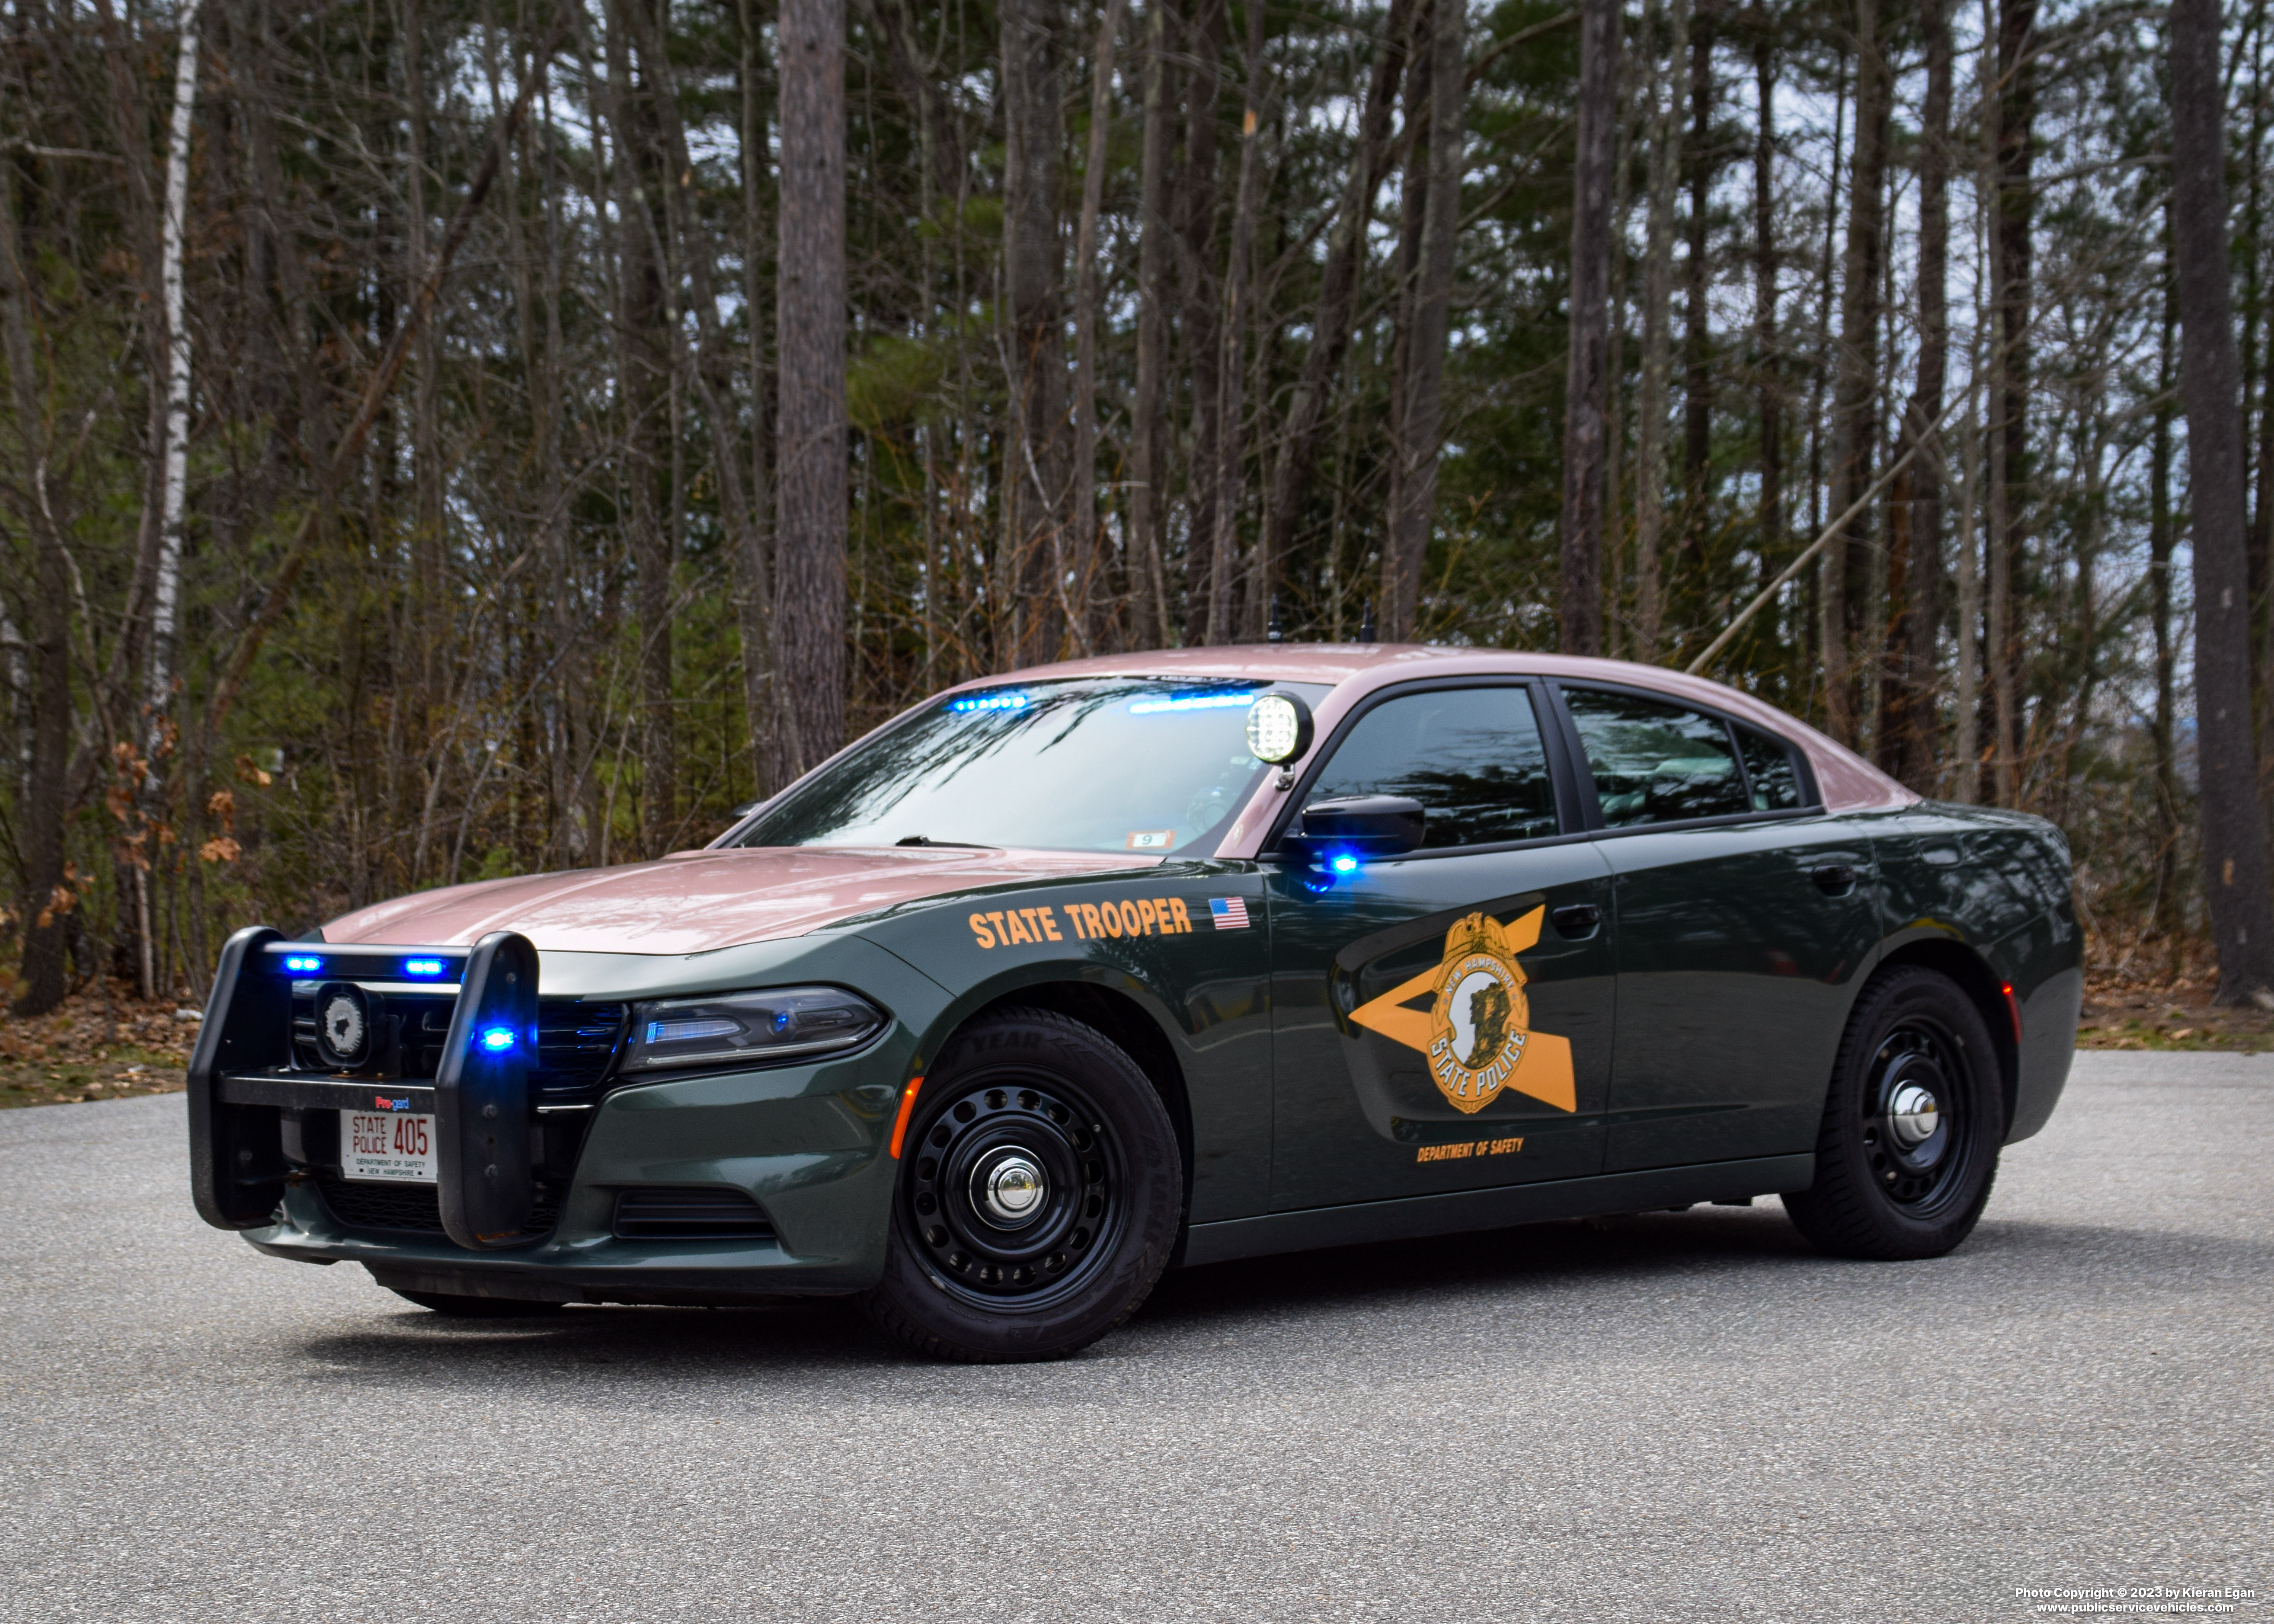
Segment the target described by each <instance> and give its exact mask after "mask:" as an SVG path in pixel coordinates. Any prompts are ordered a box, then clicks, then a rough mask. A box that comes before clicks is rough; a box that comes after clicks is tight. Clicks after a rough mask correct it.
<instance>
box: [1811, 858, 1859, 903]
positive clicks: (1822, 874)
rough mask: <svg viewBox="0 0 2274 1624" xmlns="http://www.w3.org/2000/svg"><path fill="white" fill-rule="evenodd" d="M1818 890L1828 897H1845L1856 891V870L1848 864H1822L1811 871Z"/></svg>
mask: <svg viewBox="0 0 2274 1624" xmlns="http://www.w3.org/2000/svg"><path fill="white" fill-rule="evenodd" d="M1808 877H1809V878H1810V879H1811V880H1814V881H1815V882H1816V889H1817V890H1818V891H1822V892H1823V893H1824V894H1825V895H1826V896H1827V897H1844V896H1846V895H1847V894H1848V893H1849V891H1854V890H1855V889H1856V870H1855V868H1854V867H1853V866H1852V865H1850V864H1848V863H1822V864H1819V865H1818V867H1816V868H1811V869H1810V870H1809V874H1808Z"/></svg>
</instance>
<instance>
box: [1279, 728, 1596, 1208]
mask: <svg viewBox="0 0 2274 1624" xmlns="http://www.w3.org/2000/svg"><path fill="white" fill-rule="evenodd" d="M1546 737H1547V734H1546V733H1545V732H1544V730H1543V729H1542V728H1541V726H1540V720H1539V712H1538V711H1537V710H1536V708H1535V702H1534V700H1533V697H1532V690H1530V689H1529V688H1526V687H1525V686H1521V685H1513V684H1495V685H1469V686H1463V687H1456V688H1436V689H1425V690H1420V691H1415V692H1407V693H1403V694H1398V695H1392V696H1390V697H1389V698H1388V699H1386V700H1384V701H1382V703H1379V704H1377V705H1376V706H1374V708H1373V709H1371V710H1369V711H1367V712H1366V713H1365V714H1364V715H1363V716H1361V717H1360V718H1359V719H1358V720H1357V722H1356V723H1354V724H1353V725H1352V727H1350V728H1349V729H1348V730H1347V731H1346V732H1345V733H1344V735H1343V736H1342V738H1340V739H1339V740H1338V741H1336V742H1335V744H1334V746H1333V750H1332V754H1331V755H1330V756H1329V758H1328V760H1327V761H1326V763H1325V764H1324V766H1323V768H1322V769H1321V771H1320V772H1319V774H1318V775H1317V777H1316V778H1315V780H1314V782H1313V783H1312V784H1311V785H1309V786H1307V787H1306V792H1305V800H1306V802H1308V801H1322V800H1332V799H1337V798H1339V797H1342V796H1345V795H1360V794H1395V795H1407V796H1411V797H1412V798H1413V799H1415V800H1418V801H1420V802H1421V803H1422V805H1423V806H1424V807H1425V808H1427V812H1428V823H1427V831H1426V833H1425V838H1424V846H1423V851H1422V853H1415V854H1412V855H1409V856H1406V857H1404V858H1397V859H1392V860H1389V861H1375V862H1373V863H1370V864H1368V865H1367V867H1366V868H1363V869H1362V870H1360V871H1359V873H1357V874H1355V875H1352V876H1341V877H1337V879H1335V881H1334V882H1333V883H1331V884H1326V883H1321V881H1320V879H1319V877H1318V876H1315V875H1314V874H1311V873H1308V872H1306V871H1304V870H1301V869H1299V868H1292V867H1280V868H1275V869H1273V870H1271V871H1270V874H1269V881H1268V884H1267V895H1268V898H1269V909H1270V922H1271V952H1272V1005H1273V1065H1272V1071H1273V1079H1274V1080H1273V1095H1274V1101H1275V1117H1274V1125H1273V1144H1274V1149H1273V1157H1272V1194H1271V1199H1272V1206H1273V1207H1274V1208H1275V1210H1280V1211H1289V1210H1298V1209H1301V1208H1305V1207H1323V1206H1330V1205H1335V1204H1338V1203H1342V1202H1350V1201H1374V1200H1382V1199H1389V1198H1392V1197H1397V1196H1408V1195H1424V1194H1429V1193H1433V1192H1440V1191H1449V1190H1463V1189H1472V1188H1475V1187H1478V1186H1480V1185H1488V1184H1516V1183H1522V1182H1525V1181H1528V1180H1532V1179H1542V1178H1568V1177H1579V1176H1582V1175H1585V1174H1590V1173H1593V1172H1594V1171H1596V1170H1597V1169H1598V1168H1599V1167H1600V1164H1601V1161H1602V1135H1603V1128H1602V1118H1603V1110H1604V1106H1605V1101H1606V1099H1607V1097H1608V1086H1609V1081H1610V1038H1611V1023H1612V1016H1613V990H1614V986H1615V968H1616V966H1615V960H1614V955H1613V948H1612V939H1613V929H1612V923H1611V911H1612V898H1611V893H1610V885H1609V879H1608V869H1607V868H1606V867H1605V865H1604V862H1603V861H1602V858H1601V857H1600V854H1599V853H1596V851H1595V850H1594V849H1593V846H1590V845H1588V844H1585V843H1576V844H1567V843H1563V842H1562V841H1560V840H1556V839H1555V837H1556V836H1557V835H1558V834H1559V832H1560V831H1562V829H1563V827H1564V823H1565V819H1564V816H1563V815H1562V812H1560V811H1559V808H1558V802H1557V798H1556V786H1555V783H1554V782H1553V779H1552V777H1551V774H1550V771H1549V768H1548V759H1549V758H1548V755H1547V746H1546V744H1545V742H1544V741H1545V739H1546ZM1541 841H1553V842H1554V843H1552V844H1527V845H1515V844H1512V843H1515V842H1541ZM1495 844H1497V845H1498V846H1499V847H1500V849H1490V847H1491V846H1494V845H1495ZM1559 918H1560V919H1561V920H1562V923H1561V924H1560V925H1559V924H1558V923H1557V922H1556V921H1557V920H1558V919H1559Z"/></svg>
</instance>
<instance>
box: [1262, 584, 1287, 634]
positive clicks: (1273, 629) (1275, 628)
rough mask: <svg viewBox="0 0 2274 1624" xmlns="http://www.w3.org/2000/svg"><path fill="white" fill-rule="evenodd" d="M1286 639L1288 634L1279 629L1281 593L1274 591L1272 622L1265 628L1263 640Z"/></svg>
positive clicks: (1272, 597) (1272, 596) (1272, 595)
mask: <svg viewBox="0 0 2274 1624" xmlns="http://www.w3.org/2000/svg"><path fill="white" fill-rule="evenodd" d="M1286 640H1287V639H1286V634H1285V633H1284V632H1282V631H1281V630H1280V629H1279V594H1278V593H1276V592H1274V593H1272V594H1271V624H1270V625H1269V627H1267V628H1265V629H1264V633H1263V641H1264V642H1266V643H1284V642H1285V641H1286Z"/></svg>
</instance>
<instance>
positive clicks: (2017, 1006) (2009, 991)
mask: <svg viewBox="0 0 2274 1624" xmlns="http://www.w3.org/2000/svg"><path fill="white" fill-rule="evenodd" d="M1998 990H1999V992H2002V993H2004V994H2005V995H2006V1014H2007V1018H2008V1019H2011V1020H2012V1021H2013V1023H2014V1042H2016V1043H2019V1042H2020V1041H2022V1001H2021V1000H2020V999H2019V998H2016V997H2015V996H2014V983H2013V982H2011V981H2000V982H1999V983H1998ZM911 1092H913V1090H912V1091H911ZM900 1115H901V1116H902V1117H903V1118H905V1117H906V1116H907V1111H906V1110H905V1109H904V1110H902V1111H901V1113H900ZM892 1144H893V1146H894V1147H895V1148H894V1149H893V1151H892V1154H894V1155H896V1156H897V1155H899V1154H900V1150H899V1148H898V1147H899V1145H900V1140H899V1139H894V1140H893V1141H892Z"/></svg>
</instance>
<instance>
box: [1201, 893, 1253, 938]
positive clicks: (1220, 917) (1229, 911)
mask: <svg viewBox="0 0 2274 1624" xmlns="http://www.w3.org/2000/svg"><path fill="white" fill-rule="evenodd" d="M1209 918H1210V919H1212V920H1214V921H1216V929H1218V930H1245V929H1247V900H1246V898H1244V897H1210V898H1209Z"/></svg>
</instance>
